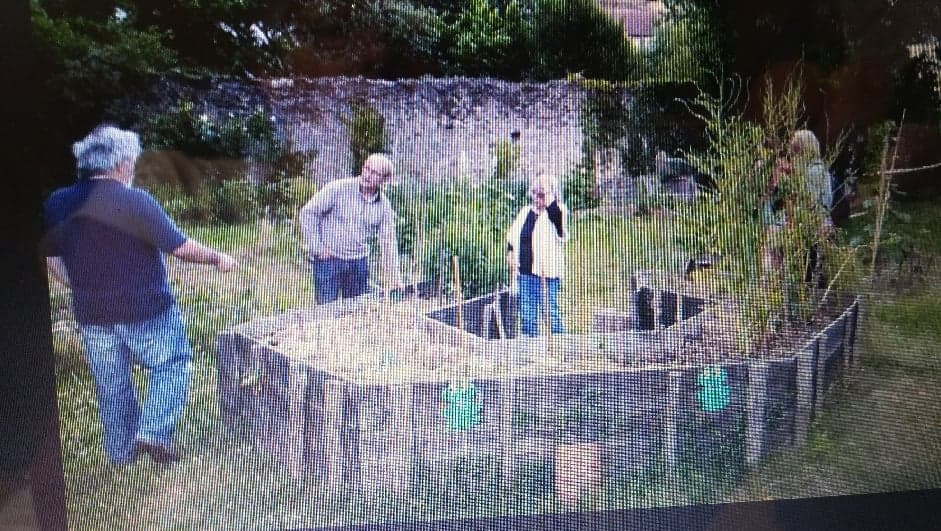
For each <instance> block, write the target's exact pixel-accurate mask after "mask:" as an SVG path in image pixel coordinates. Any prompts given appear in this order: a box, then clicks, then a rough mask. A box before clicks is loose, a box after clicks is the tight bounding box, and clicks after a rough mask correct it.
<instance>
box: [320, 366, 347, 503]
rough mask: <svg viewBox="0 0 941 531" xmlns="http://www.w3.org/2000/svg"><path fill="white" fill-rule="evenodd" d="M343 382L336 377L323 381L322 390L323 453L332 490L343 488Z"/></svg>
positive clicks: (336, 490)
mask: <svg viewBox="0 0 941 531" xmlns="http://www.w3.org/2000/svg"><path fill="white" fill-rule="evenodd" d="M343 395H344V393H343V383H342V382H340V381H339V380H336V379H328V380H326V381H324V391H323V408H324V415H323V432H322V433H321V437H323V454H324V464H325V465H326V467H325V468H326V471H327V482H328V484H329V485H330V488H331V489H333V491H334V492H338V491H339V490H341V489H342V488H343V486H344V485H343V483H344V474H343V470H344V462H343V457H344V453H345V452H343V436H344V426H343V421H344V419H345V412H344V405H345V404H344V396H343Z"/></svg>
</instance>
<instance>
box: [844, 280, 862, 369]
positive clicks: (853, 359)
mask: <svg viewBox="0 0 941 531" xmlns="http://www.w3.org/2000/svg"><path fill="white" fill-rule="evenodd" d="M850 310H851V311H852V314H851V315H850V316H849V317H848V319H847V326H846V329H847V334H846V336H847V340H846V341H847V345H846V347H847V355H846V358H847V360H848V361H849V367H851V368H856V367H857V366H858V364H859V359H858V357H857V355H856V328H857V326H859V297H857V298H856V300H855V301H854V302H853V305H852V306H851V308H850Z"/></svg>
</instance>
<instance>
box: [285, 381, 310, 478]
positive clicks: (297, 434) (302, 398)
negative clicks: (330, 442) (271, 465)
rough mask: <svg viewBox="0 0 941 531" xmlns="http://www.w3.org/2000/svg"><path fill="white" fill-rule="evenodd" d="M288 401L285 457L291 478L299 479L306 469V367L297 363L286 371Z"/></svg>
mask: <svg viewBox="0 0 941 531" xmlns="http://www.w3.org/2000/svg"><path fill="white" fill-rule="evenodd" d="M288 377H289V380H288V381H289V384H288V392H287V395H286V399H287V400H288V411H287V418H285V419H284V421H285V422H286V423H287V426H286V429H285V430H284V435H285V441H284V445H285V450H286V451H285V457H286V458H287V459H286V461H287V465H288V469H289V471H290V473H291V476H293V477H295V478H299V477H301V476H302V475H303V473H304V471H305V469H306V463H307V459H306V456H305V446H306V440H305V438H304V434H305V433H306V432H307V430H306V423H307V418H308V415H307V405H308V404H307V385H308V379H307V367H306V366H304V365H303V364H300V363H297V362H291V363H290V365H289V369H288Z"/></svg>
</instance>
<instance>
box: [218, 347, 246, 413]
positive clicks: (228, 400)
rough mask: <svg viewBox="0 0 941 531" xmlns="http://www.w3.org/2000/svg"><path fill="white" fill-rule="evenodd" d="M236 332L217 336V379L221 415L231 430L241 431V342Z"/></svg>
mask: <svg viewBox="0 0 941 531" xmlns="http://www.w3.org/2000/svg"><path fill="white" fill-rule="evenodd" d="M239 339H240V338H239V336H237V335H236V334H235V333H234V332H228V331H223V332H220V333H219V334H217V335H216V345H215V347H216V348H215V350H216V379H217V383H218V389H219V414H220V416H221V417H222V422H223V424H225V425H226V427H228V428H229V429H232V430H235V431H240V429H241V427H242V426H241V422H242V419H241V417H240V415H239V402H240V401H241V386H240V383H241V382H240V379H241V371H240V370H239V363H238V359H239V356H240V351H239V350H240V348H241V342H240V341H239Z"/></svg>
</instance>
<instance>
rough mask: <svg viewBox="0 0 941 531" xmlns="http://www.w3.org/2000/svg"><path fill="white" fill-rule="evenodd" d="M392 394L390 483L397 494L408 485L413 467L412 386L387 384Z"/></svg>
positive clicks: (406, 488) (404, 490) (403, 491)
mask: <svg viewBox="0 0 941 531" xmlns="http://www.w3.org/2000/svg"><path fill="white" fill-rule="evenodd" d="M389 387H390V391H391V394H392V402H393V406H392V418H391V419H390V420H391V422H390V426H389V429H390V430H392V431H393V433H392V437H391V445H392V447H391V448H390V453H391V456H392V459H391V466H390V472H391V484H392V489H393V490H394V491H395V492H396V493H398V494H404V493H405V492H406V491H407V490H408V488H409V486H410V479H411V473H412V470H413V468H414V453H415V450H414V447H413V445H414V439H413V435H414V433H413V432H414V429H413V427H412V422H413V419H412V386H411V385H408V384H404V385H395V386H391V385H390V386H389Z"/></svg>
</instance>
